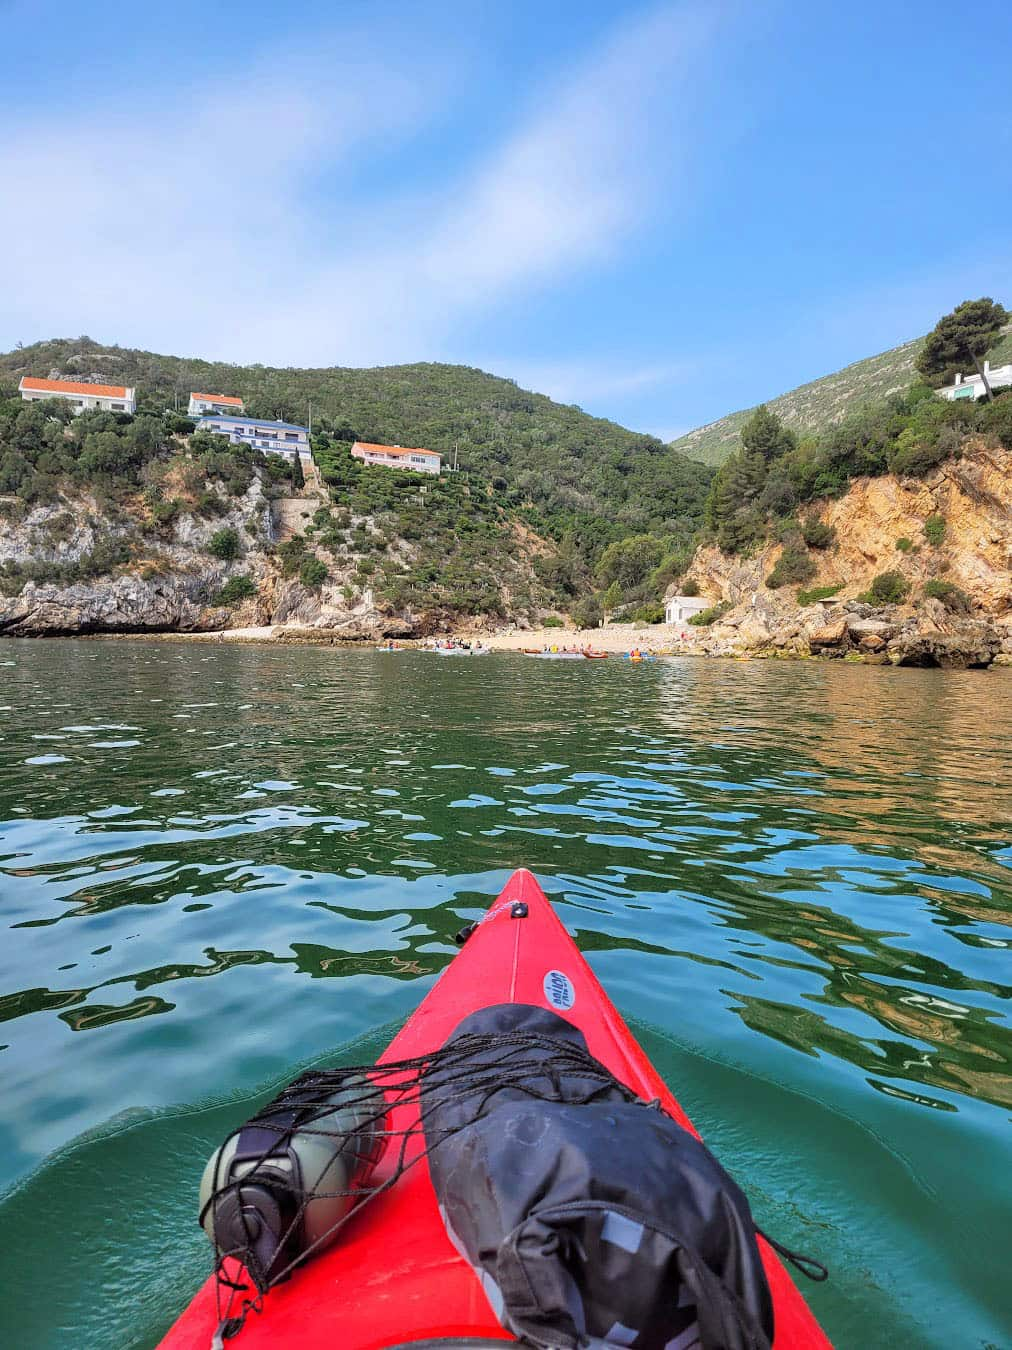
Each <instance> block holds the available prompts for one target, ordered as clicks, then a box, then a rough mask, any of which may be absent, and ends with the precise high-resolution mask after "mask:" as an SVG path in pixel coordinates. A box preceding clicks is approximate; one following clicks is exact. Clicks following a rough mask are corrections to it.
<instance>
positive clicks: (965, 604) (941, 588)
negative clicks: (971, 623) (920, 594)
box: [924, 580, 970, 614]
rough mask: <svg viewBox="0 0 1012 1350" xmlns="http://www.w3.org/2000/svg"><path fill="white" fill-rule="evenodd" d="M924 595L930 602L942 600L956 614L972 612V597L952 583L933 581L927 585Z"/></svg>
mask: <svg viewBox="0 0 1012 1350" xmlns="http://www.w3.org/2000/svg"><path fill="white" fill-rule="evenodd" d="M924 594H925V596H927V598H928V599H929V600H941V602H942V604H943V605H944V606H945V608H946V609H949V610H952V612H953V613H954V614H968V613H969V612H970V597H969V596H968V595H967V593H966V592H965V591H963V590H960V588H959V587H958V586H956V585H955V584H954V583H953V582H951V581H939V580H933V581H929V582H926V583H925V586H924Z"/></svg>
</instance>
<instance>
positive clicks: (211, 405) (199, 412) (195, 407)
mask: <svg viewBox="0 0 1012 1350" xmlns="http://www.w3.org/2000/svg"><path fill="white" fill-rule="evenodd" d="M186 411H187V412H188V413H189V414H190V416H191V417H203V416H204V414H205V413H226V414H227V413H241V412H245V405H244V403H243V401H242V399H241V398H234V397H233V396H232V395H231V394H191V395H190V405H189V407H188V408H187V410H186Z"/></svg>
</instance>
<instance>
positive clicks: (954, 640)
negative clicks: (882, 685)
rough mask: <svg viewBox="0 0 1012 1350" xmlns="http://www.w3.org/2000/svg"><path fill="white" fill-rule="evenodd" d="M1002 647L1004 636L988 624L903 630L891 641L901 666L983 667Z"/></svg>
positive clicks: (895, 659)
mask: <svg viewBox="0 0 1012 1350" xmlns="http://www.w3.org/2000/svg"><path fill="white" fill-rule="evenodd" d="M1000 649H1001V638H1000V636H999V635H998V633H997V632H996V631H995V630H994V629H993V628H992V627H990V626H989V625H987V624H982V623H976V624H974V623H968V624H966V625H965V626H964V627H963V628H961V629H960V630H959V631H958V632H955V633H923V632H920V633H919V632H914V633H910V634H909V635H907V634H903V635H900V636H898V637H896V638H894V639H893V641H892V642H891V643H890V644H889V656H890V659H891V660H892V661H893V662H894V664H895V665H898V666H938V667H941V668H942V669H943V670H962V669H971V670H973V669H984V668H985V667H987V666H989V665H990V664H991V663H992V661H994V659H995V657H996V656H997V655H998V653H999V651H1000Z"/></svg>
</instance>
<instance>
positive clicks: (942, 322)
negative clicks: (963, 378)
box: [917, 295, 1010, 402]
mask: <svg viewBox="0 0 1012 1350" xmlns="http://www.w3.org/2000/svg"><path fill="white" fill-rule="evenodd" d="M1009 317H1010V316H1009V313H1008V311H1007V310H1006V309H1005V307H1004V306H1003V305H999V304H996V303H995V302H994V301H993V300H992V299H991V297H990V296H989V295H985V296H982V297H981V299H980V300H964V301H963V303H962V304H961V305H957V306H956V308H955V309H954V310H953V311H952V313H951V314H946V315H944V316H943V317H942V318H941V319H939V320H938V322H937V323H936V324H935V326H934V328H933V329H932V330H931V332H930V333H929V334H928V336H927V337H926V338H925V340H924V346H923V347H922V348H921V351H920V355H919V356H918V357H917V369H918V370H919V371H920V373H921V374H922V375H923V376H924V377H925V379H927V380H931V381H933V382H934V383H936V384H945V383H947V381H949V380H951V379H954V378H955V376H956V375H957V374H959V373H960V372H961V371H962V370H963V369H965V367H966V366H969V365H973V366H974V367H975V368H976V371H977V374H978V375H979V376H980V378H981V381H982V383H983V385H984V392H985V393H986V394H987V397H988V401H989V402H993V401H994V394H993V393H992V392H991V385H990V383H989V382H988V378H987V376H986V375H985V374H984V371H983V368H982V367H981V364H980V358H981V357H982V356H985V355H986V354H987V352H988V349H989V348H990V347H992V346H993V345H994V340H995V338H996V337H997V336H998V334H999V333H1000V331H1001V329H1002V326H1003V325H1004V324H1006V323H1008V321H1009Z"/></svg>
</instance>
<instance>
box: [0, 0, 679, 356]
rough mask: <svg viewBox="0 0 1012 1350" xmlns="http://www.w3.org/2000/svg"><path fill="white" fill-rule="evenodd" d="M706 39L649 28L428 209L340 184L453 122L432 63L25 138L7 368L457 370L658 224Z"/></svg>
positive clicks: (31, 131)
mask: <svg viewBox="0 0 1012 1350" xmlns="http://www.w3.org/2000/svg"><path fill="white" fill-rule="evenodd" d="M704 40H705V27H704V26H702V25H701V24H700V22H699V21H698V18H697V17H696V16H695V15H694V13H693V12H692V11H685V10H680V11H676V10H674V9H672V8H669V7H664V8H662V9H657V10H652V11H649V12H647V13H646V15H645V16H641V17H640V18H638V19H636V20H634V21H633V22H631V23H629V24H627V25H626V26H625V27H624V28H623V29H622V30H621V31H619V32H617V34H616V35H614V37H613V40H612V41H611V43H610V44H609V45H607V46H606V47H605V48H604V49H603V50H601V51H599V52H598V53H597V54H596V55H595V56H594V57H593V58H592V59H591V60H590V61H588V62H587V63H586V64H585V65H584V66H583V67H582V68H580V69H578V70H576V71H575V73H573V74H572V75H571V77H570V78H569V79H568V80H567V79H563V80H562V81H561V82H557V83H556V84H555V85H553V87H552V88H551V89H548V90H545V91H542V95H541V97H540V99H539V101H538V103H537V106H536V107H534V108H532V109H530V110H528V114H527V116H526V117H525V118H523V119H521V122H520V124H519V125H518V127H517V128H516V129H515V131H514V132H513V134H512V135H511V136H509V137H508V138H507V140H506V142H505V143H504V144H502V145H500V146H499V147H497V148H495V149H494V150H493V151H492V152H491V153H489V154H488V156H487V159H486V161H485V162H484V163H482V164H479V165H477V166H476V167H474V168H473V169H472V170H471V171H470V172H468V173H464V174H459V173H458V174H457V175H456V176H454V177H452V178H451V177H446V178H444V180H443V181H440V182H435V181H433V182H431V183H430V184H429V185H428V189H427V191H426V193H425V195H424V197H421V196H419V197H416V198H413V199H405V197H404V195H403V194H400V193H398V192H397V191H395V190H394V191H390V192H389V193H388V194H387V195H386V196H385V197H380V196H376V195H375V194H374V195H373V196H372V197H371V198H370V199H368V200H366V199H363V198H362V197H361V196H358V197H357V198H356V197H355V195H354V193H353V192H352V190H351V189H350V188H349V191H348V192H347V194H345V193H342V192H341V191H340V189H339V187H338V190H337V191H336V192H335V191H334V185H335V183H337V184H338V185H339V184H340V181H341V178H342V174H344V175H345V176H346V177H348V179H349V182H350V178H351V176H350V174H348V173H347V169H348V166H349V165H350V164H351V163H352V162H353V161H354V160H355V158H356V157H361V156H363V155H365V154H367V153H369V152H370V150H372V151H373V152H374V153H376V154H378V155H382V152H383V149H384V147H385V145H386V144H387V143H388V142H389V140H390V139H392V138H400V139H404V138H407V137H409V136H410V135H411V134H412V132H413V131H414V130H415V129H416V128H417V126H418V124H419V123H420V121H422V120H423V119H424V118H425V117H426V116H427V115H428V114H429V113H431V112H433V111H441V110H442V109H443V108H444V107H445V103H444V100H445V98H446V97H447V92H446V91H447V89H448V88H449V85H450V82H449V81H448V80H447V79H446V78H445V71H443V70H442V69H440V67H439V64H438V62H433V60H431V59H429V56H430V54H428V53H424V54H423V53H419V52H417V51H415V52H413V53H412V60H411V62H410V65H407V64H406V65H405V66H404V67H403V68H401V69H397V68H391V66H390V64H389V61H385V62H384V63H383V64H382V68H380V65H379V63H378V62H377V61H376V59H375V57H372V56H370V55H369V53H368V52H365V53H363V52H361V51H345V53H344V59H343V60H342V61H339V62H338V61H335V60H334V59H333V58H332V57H331V56H327V57H326V59H325V58H324V54H322V53H321V52H320V51H318V50H317V51H315V52H314V53H313V54H311V55H310V54H308V53H307V52H305V51H298V50H296V49H292V48H289V49H287V50H282V51H280V52H275V53H274V54H273V55H272V57H271V59H270V62H269V64H266V63H265V64H263V65H261V66H254V67H252V68H247V69H245V70H244V69H242V68H241V67H236V68H235V69H234V70H233V72H232V77H231V81H230V84H229V85H228V86H227V87H225V88H222V87H220V81H218V82H217V84H216V85H215V87H210V86H207V87H204V88H200V87H195V88H194V89H192V90H187V91H184V92H183V96H182V97H180V96H179V95H178V94H177V95H176V96H175V97H174V98H172V99H168V100H166V101H163V102H161V103H157V102H152V103H150V104H148V105H147V106H144V107H137V106H130V107H122V108H106V109H105V110H103V111H101V112H96V113H94V114H92V115H91V116H90V117H89V116H88V115H87V114H85V113H83V112H82V113H81V114H80V116H79V117H77V118H75V119H73V120H71V121H69V122H68V119H66V118H63V119H61V121H60V123H59V125H57V124H56V123H55V122H52V121H50V122H47V121H44V120H42V121H39V120H36V121H34V122H33V121H31V120H27V121H26V120H24V119H22V121H21V123H20V124H15V125H13V126H10V127H8V128H6V129H5V136H4V140H3V143H2V145H0V181H3V182H4V183H5V184H6V185H7V187H8V188H10V187H11V185H12V184H16V185H17V190H16V200H15V202H14V203H13V209H11V208H10V207H8V209H7V210H5V212H4V213H2V215H0V253H2V256H4V258H5V262H6V264H7V265H6V267H5V272H6V281H5V289H6V297H5V299H6V305H5V309H6V315H5V316H4V318H3V320H2V323H3V329H4V331H3V332H2V333H0V345H5V346H9V345H12V344H13V343H14V342H15V341H17V340H19V339H21V340H24V341H32V340H35V339H37V338H40V337H44V336H52V335H56V334H63V335H72V334H74V333H77V332H83V331H86V332H90V333H92V334H93V335H94V336H96V337H100V338H103V339H105V340H112V341H120V342H123V343H125V344H130V345H143V346H147V347H151V348H155V349H161V350H168V351H176V352H186V353H194V354H201V355H208V356H217V357H221V358H225V359H231V360H237V361H264V362H269V363H281V364H303V363H312V364H330V363H332V362H343V363H347V364H355V365H359V364H369V363H373V362H382V361H395V360H405V359H418V358H422V357H430V358H431V357H434V356H436V357H438V356H439V355H440V353H441V352H443V351H445V350H446V348H447V345H448V344H449V343H451V342H452V338H453V334H454V331H455V329H456V328H457V326H458V325H459V324H461V323H462V322H463V321H465V320H466V319H468V318H469V317H471V316H473V315H474V314H476V313H481V312H483V311H485V310H487V309H488V308H489V307H490V306H495V305H498V304H501V303H503V302H514V301H515V300H516V299H517V298H518V297H520V296H522V295H523V294H524V293H525V292H526V290H527V289H528V288H531V287H535V286H542V285H546V284H548V283H550V282H551V281H552V280H554V279H556V278H559V277H561V276H565V275H567V274H570V273H572V272H573V271H574V270H576V269H580V268H585V267H587V266H596V265H600V264H601V263H602V262H603V261H605V260H607V259H608V258H609V257H610V256H612V255H613V254H614V252H615V251H616V250H617V249H618V248H619V247H620V246H621V244H622V243H623V242H624V241H626V240H627V239H628V237H629V235H630V232H632V231H634V230H635V229H636V228H637V227H638V226H639V225H640V224H641V223H642V222H643V220H644V218H645V217H646V216H648V215H649V213H650V210H651V206H652V202H653V200H654V197H655V194H656V193H657V191H658V189H659V187H660V184H661V183H662V182H665V183H666V182H667V181H668V180H669V178H670V176H671V174H672V173H673V172H674V171H675V170H676V168H677V162H676V161H677V156H676V155H675V154H674V152H673V148H672V147H673V142H672V139H671V135H670V132H671V127H670V124H669V123H670V114H671V111H672V109H673V107H674V106H675V105H676V103H677V95H676V91H677V87H678V82H679V80H680V79H683V78H684V77H685V76H686V75H687V74H688V71H689V68H690V66H691V64H692V62H693V61H697V60H698V56H699V51H700V46H701V43H702V42H703V41H704ZM307 63H308V65H309V66H310V69H309V70H307ZM376 88H382V90H383V97H382V98H381V99H374V98H371V97H363V96H362V91H363V90H370V89H376ZM247 91H253V92H247ZM68 125H69V126H70V130H68V129H67V128H68ZM324 178H326V180H327V184H328V187H329V192H324V191H322V190H321V187H320V184H321V181H322V180H323V179H324ZM628 378H631V379H633V380H635V379H636V378H637V375H636V373H635V372H632V373H630V375H629V377H628Z"/></svg>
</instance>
